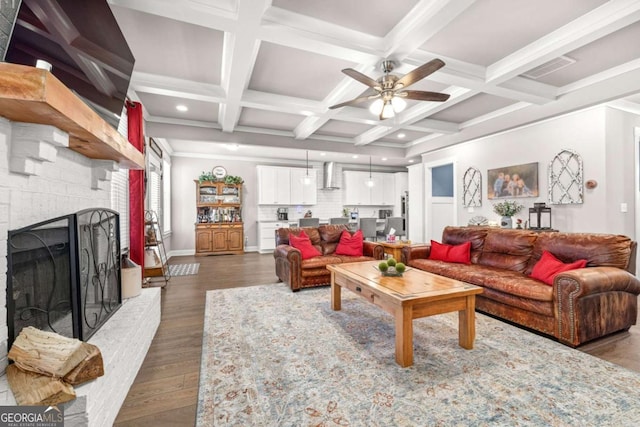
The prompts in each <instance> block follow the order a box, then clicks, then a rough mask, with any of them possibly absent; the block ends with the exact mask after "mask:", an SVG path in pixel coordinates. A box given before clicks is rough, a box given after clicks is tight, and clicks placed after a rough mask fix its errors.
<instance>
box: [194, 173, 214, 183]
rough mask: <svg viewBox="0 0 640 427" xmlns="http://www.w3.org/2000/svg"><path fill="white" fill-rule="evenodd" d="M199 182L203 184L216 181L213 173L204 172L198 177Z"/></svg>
mask: <svg viewBox="0 0 640 427" xmlns="http://www.w3.org/2000/svg"><path fill="white" fill-rule="evenodd" d="M198 181H200V182H201V183H202V182H205V181H215V177H214V176H213V174H212V173H211V172H202V173H201V174H200V176H199V177H198Z"/></svg>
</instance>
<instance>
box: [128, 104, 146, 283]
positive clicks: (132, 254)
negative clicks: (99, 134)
mask: <svg viewBox="0 0 640 427" xmlns="http://www.w3.org/2000/svg"><path fill="white" fill-rule="evenodd" d="M127 115H128V118H129V120H128V125H129V135H128V136H129V142H130V143H131V144H133V146H134V147H136V148H137V149H138V150H140V152H141V153H144V129H143V122H142V120H143V119H142V104H140V103H139V102H127ZM129 230H130V237H129V258H130V259H131V260H132V261H133V262H135V263H136V264H138V265H140V266H141V267H142V271H144V270H143V269H144V170H129Z"/></svg>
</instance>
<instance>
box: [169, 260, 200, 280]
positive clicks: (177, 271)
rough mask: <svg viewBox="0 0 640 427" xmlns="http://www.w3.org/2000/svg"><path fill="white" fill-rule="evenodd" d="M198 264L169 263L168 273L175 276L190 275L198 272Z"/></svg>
mask: <svg viewBox="0 0 640 427" xmlns="http://www.w3.org/2000/svg"><path fill="white" fill-rule="evenodd" d="M199 269H200V264H199V263H195V264H169V274H171V277H175V276H191V275H195V274H198V270H199Z"/></svg>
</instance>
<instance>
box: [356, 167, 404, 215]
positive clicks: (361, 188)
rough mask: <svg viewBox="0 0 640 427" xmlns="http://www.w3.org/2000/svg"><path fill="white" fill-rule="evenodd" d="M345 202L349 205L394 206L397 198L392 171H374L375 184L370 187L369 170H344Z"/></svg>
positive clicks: (372, 176)
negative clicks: (368, 182) (368, 183)
mask: <svg viewBox="0 0 640 427" xmlns="http://www.w3.org/2000/svg"><path fill="white" fill-rule="evenodd" d="M343 178H344V179H343V183H344V193H343V194H344V198H343V201H344V204H345V205H347V206H367V205H368V206H393V205H394V203H395V199H396V194H395V177H394V174H392V173H384V172H373V173H371V178H373V182H374V186H373V187H369V186H368V185H367V181H368V180H369V172H359V171H345V172H343Z"/></svg>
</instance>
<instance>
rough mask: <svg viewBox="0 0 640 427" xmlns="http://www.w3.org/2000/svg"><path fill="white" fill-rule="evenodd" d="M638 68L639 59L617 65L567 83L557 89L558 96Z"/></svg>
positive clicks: (639, 65)
mask: <svg viewBox="0 0 640 427" xmlns="http://www.w3.org/2000/svg"><path fill="white" fill-rule="evenodd" d="M638 68H640V59H634V60H632V61H629V62H626V63H624V64H621V65H618V66H617V67H612V68H609V69H608V70H605V71H602V72H600V73H596V74H592V75H590V76H588V77H585V78H584V79H580V80H577V81H575V82H573V83H569V84H568V85H565V86H562V87H561V88H560V89H558V94H559V95H564V94H565V93H570V92H573V91H575V90H578V89H582V88H584V87H587V86H591V85H593V84H596V83H600V82H602V81H605V80H608V79H611V78H615V77H617V76H620V75H622V74H625V73H628V72H630V71H634V70H637V69H638Z"/></svg>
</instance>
